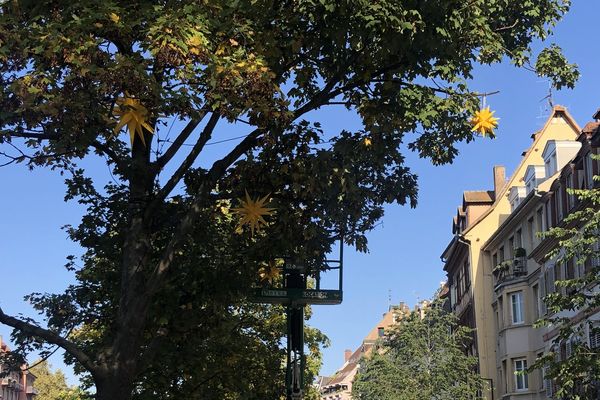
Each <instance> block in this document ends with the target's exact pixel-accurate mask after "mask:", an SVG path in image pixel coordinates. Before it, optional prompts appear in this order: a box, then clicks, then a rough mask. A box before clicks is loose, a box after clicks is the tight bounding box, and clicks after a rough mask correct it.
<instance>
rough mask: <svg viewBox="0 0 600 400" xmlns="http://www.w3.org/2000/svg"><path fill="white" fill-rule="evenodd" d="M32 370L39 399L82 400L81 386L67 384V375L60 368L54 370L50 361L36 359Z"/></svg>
mask: <svg viewBox="0 0 600 400" xmlns="http://www.w3.org/2000/svg"><path fill="white" fill-rule="evenodd" d="M30 372H32V373H33V374H34V375H35V383H34V388H35V389H36V390H37V395H36V396H35V398H36V399H38V400H80V399H83V398H84V397H83V396H82V394H81V392H80V390H79V388H77V387H71V386H69V385H68V384H67V380H66V379H65V375H64V374H63V372H62V371H61V370H60V369H59V370H56V371H52V367H51V365H50V363H49V362H48V361H46V360H44V361H36V362H35V363H34V366H33V367H32V368H31V370H30Z"/></svg>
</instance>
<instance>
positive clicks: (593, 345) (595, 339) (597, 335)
mask: <svg viewBox="0 0 600 400" xmlns="http://www.w3.org/2000/svg"><path fill="white" fill-rule="evenodd" d="M589 339H590V349H597V348H598V347H600V327H598V326H590V334H589Z"/></svg>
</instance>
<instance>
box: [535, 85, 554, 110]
mask: <svg viewBox="0 0 600 400" xmlns="http://www.w3.org/2000/svg"><path fill="white" fill-rule="evenodd" d="M538 82H545V83H548V94H547V95H545V96H544V97H542V99H541V100H540V103H543V102H545V104H543V105H541V106H540V115H539V116H538V119H542V118H543V119H546V118H548V115H550V112H552V109H553V108H554V97H553V92H552V82H550V80H549V79H545V80H543V81H538Z"/></svg>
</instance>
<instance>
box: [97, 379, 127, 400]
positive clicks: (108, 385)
mask: <svg viewBox="0 0 600 400" xmlns="http://www.w3.org/2000/svg"><path fill="white" fill-rule="evenodd" d="M132 392H133V378H132V377H130V376H129V375H127V374H124V373H115V374H114V375H112V376H110V377H108V378H105V379H101V380H97V381H96V400H130V399H131V396H132Z"/></svg>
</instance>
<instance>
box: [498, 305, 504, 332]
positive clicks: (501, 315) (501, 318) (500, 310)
mask: <svg viewBox="0 0 600 400" xmlns="http://www.w3.org/2000/svg"><path fill="white" fill-rule="evenodd" d="M501 329H504V306H503V301H502V297H498V330H501Z"/></svg>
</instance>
